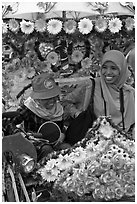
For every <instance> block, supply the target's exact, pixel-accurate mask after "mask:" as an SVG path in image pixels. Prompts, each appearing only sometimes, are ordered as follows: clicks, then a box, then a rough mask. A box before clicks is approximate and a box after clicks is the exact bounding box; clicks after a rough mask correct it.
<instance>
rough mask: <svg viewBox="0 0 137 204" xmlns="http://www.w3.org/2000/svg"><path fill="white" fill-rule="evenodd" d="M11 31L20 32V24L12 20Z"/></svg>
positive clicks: (10, 22)
mask: <svg viewBox="0 0 137 204" xmlns="http://www.w3.org/2000/svg"><path fill="white" fill-rule="evenodd" d="M9 29H10V30H11V31H13V32H15V33H16V32H18V30H19V23H18V21H16V20H15V19H10V20H9Z"/></svg>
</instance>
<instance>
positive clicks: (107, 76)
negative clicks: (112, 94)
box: [101, 61, 120, 84]
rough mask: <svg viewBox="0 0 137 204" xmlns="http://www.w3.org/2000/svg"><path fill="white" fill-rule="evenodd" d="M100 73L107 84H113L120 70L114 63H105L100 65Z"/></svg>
mask: <svg viewBox="0 0 137 204" xmlns="http://www.w3.org/2000/svg"><path fill="white" fill-rule="evenodd" d="M101 73H102V76H103V78H104V80H105V82H106V83H107V84H113V83H115V82H116V81H117V79H118V78H119V75H120V70H119V67H118V66H117V65H116V64H115V63H113V62H111V61H107V62H105V63H104V64H103V65H102V69H101Z"/></svg>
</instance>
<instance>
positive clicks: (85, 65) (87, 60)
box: [81, 57, 92, 69]
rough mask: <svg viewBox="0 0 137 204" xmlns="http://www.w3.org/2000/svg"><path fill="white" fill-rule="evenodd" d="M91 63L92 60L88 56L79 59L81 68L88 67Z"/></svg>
mask: <svg viewBox="0 0 137 204" xmlns="http://www.w3.org/2000/svg"><path fill="white" fill-rule="evenodd" d="M91 64H92V61H91V59H90V58H88V57H86V58H85V59H83V60H82V61H81V66H82V68H83V69H88V68H90V66H91Z"/></svg>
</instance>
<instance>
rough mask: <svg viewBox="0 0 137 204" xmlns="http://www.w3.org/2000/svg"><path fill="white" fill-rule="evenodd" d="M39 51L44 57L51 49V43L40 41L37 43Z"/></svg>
mask: <svg viewBox="0 0 137 204" xmlns="http://www.w3.org/2000/svg"><path fill="white" fill-rule="evenodd" d="M39 51H40V53H41V55H42V57H46V56H47V54H48V53H49V52H51V51H53V45H52V44H51V43H44V42H42V43H40V45H39Z"/></svg>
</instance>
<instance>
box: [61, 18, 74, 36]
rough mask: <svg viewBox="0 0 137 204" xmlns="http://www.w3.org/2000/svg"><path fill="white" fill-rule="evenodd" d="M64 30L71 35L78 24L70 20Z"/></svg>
mask: <svg viewBox="0 0 137 204" xmlns="http://www.w3.org/2000/svg"><path fill="white" fill-rule="evenodd" d="M64 30H65V32H66V33H68V34H71V33H74V31H75V30H76V22H75V21H74V20H68V21H66V22H65V23H64Z"/></svg>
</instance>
